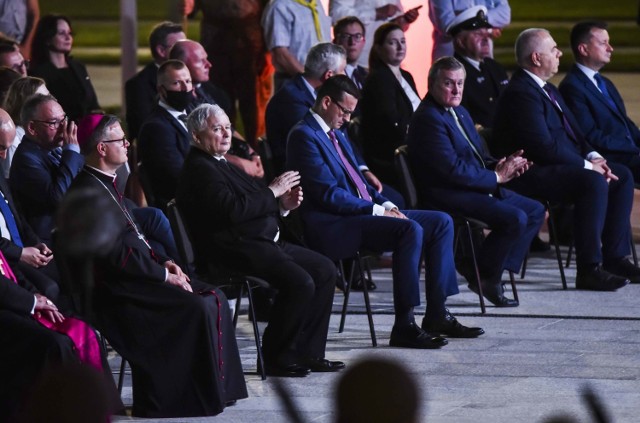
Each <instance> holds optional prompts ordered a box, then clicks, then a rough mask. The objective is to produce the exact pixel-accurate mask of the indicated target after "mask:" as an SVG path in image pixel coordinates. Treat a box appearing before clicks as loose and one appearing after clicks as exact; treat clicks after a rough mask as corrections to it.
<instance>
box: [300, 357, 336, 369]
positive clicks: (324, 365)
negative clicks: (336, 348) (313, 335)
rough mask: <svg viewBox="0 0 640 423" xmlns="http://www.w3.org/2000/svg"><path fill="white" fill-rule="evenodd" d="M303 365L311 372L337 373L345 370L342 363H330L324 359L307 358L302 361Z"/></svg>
mask: <svg viewBox="0 0 640 423" xmlns="http://www.w3.org/2000/svg"><path fill="white" fill-rule="evenodd" d="M304 365H305V366H307V367H308V368H309V369H311V371H312V372H337V371H338V370H342V369H344V368H345V364H344V363H343V362H342V361H330V360H327V359H326V358H309V359H307V360H305V361H304Z"/></svg>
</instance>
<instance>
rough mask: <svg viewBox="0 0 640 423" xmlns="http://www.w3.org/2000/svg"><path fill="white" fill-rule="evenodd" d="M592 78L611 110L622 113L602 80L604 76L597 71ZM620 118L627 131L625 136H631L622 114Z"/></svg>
mask: <svg viewBox="0 0 640 423" xmlns="http://www.w3.org/2000/svg"><path fill="white" fill-rule="evenodd" d="M593 79H595V80H596V83H597V84H598V89H599V90H600V92H601V93H602V95H603V96H604V98H605V100H607V103H609V106H611V107H612V108H613V110H616V111H617V112H618V113H620V114H621V115H622V110H620V109H619V108H618V106H617V105H616V103H615V101H613V97H611V94H609V90H608V89H607V84H606V82H605V81H604V78H603V77H602V75H600V74H599V73H596V74H595V75H593ZM622 118H623V122H624V129H625V130H626V131H627V136H628V137H629V138H631V132H629V128H628V127H627V122H625V120H624V116H622Z"/></svg>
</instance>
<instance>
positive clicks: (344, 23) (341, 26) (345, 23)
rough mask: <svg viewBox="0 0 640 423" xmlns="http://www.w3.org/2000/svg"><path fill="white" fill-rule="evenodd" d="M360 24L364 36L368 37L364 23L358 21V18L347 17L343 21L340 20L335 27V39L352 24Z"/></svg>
mask: <svg viewBox="0 0 640 423" xmlns="http://www.w3.org/2000/svg"><path fill="white" fill-rule="evenodd" d="M354 23H356V24H358V25H360V27H361V28H362V35H367V34H366V33H365V32H366V28H365V26H364V24H363V23H362V21H361V20H360V19H358V17H357V16H345V17H344V18H342V19H339V20H338V22H336V24H335V25H334V26H333V34H334V37H335V36H336V35H338V34H339V33H341V32H342V31H344V29H345V28H346V27H347V26H348V25H351V24H354Z"/></svg>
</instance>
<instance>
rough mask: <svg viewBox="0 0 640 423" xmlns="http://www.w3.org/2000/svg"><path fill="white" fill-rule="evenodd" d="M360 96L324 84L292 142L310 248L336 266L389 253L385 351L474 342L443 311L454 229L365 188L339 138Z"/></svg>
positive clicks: (451, 279) (442, 218)
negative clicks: (391, 313) (390, 318)
mask: <svg viewBox="0 0 640 423" xmlns="http://www.w3.org/2000/svg"><path fill="white" fill-rule="evenodd" d="M358 97H359V91H358V88H357V87H356V86H355V85H354V83H353V81H351V79H349V77H347V76H346V75H336V76H334V77H332V78H329V79H328V80H327V81H325V83H324V84H322V87H320V90H319V91H318V97H317V99H316V101H315V104H314V106H313V109H312V110H310V111H309V112H308V113H307V114H306V115H305V116H304V118H303V120H301V121H300V122H299V123H298V124H297V125H296V126H294V128H293V129H292V130H291V132H290V134H289V141H288V143H287V168H288V169H293V170H297V171H299V172H300V175H301V180H300V181H301V185H302V187H303V188H304V190H305V192H306V194H307V200H306V201H305V203H303V205H302V207H301V216H302V220H303V222H304V230H305V231H304V232H305V239H306V241H307V242H308V243H309V245H310V246H311V247H312V248H314V249H316V250H317V251H320V252H321V253H323V254H325V255H327V256H328V257H330V258H332V259H334V260H339V259H344V258H349V257H353V256H354V255H355V253H356V252H357V251H358V250H360V249H363V248H366V249H368V250H373V251H379V252H382V251H393V276H394V278H393V279H394V281H393V283H394V290H393V292H394V295H393V297H394V298H393V300H394V307H395V323H394V325H393V329H392V331H391V339H390V342H389V344H390V345H391V346H396V347H406V348H440V347H442V346H444V345H446V344H447V341H446V339H443V338H441V337H439V336H433V335H429V334H428V333H427V332H425V331H428V332H431V333H433V334H437V335H440V334H442V335H445V336H452V337H464V338H474V337H477V336H479V335H481V334H483V333H484V331H483V330H482V329H480V328H468V327H465V326H463V325H461V324H460V323H459V322H458V321H457V320H456V319H455V317H453V316H452V315H451V314H450V313H449V312H448V311H447V309H446V308H445V300H446V298H447V297H448V296H449V295H454V294H457V293H458V284H457V282H456V273H455V268H454V264H453V245H452V244H453V223H452V222H451V218H450V217H449V216H447V215H446V214H445V213H440V212H433V211H422V210H418V211H416V210H409V211H400V210H398V208H397V207H396V206H395V205H394V204H393V203H392V202H390V201H389V200H388V199H387V198H385V197H383V196H382V195H381V194H380V193H379V192H378V191H376V190H375V189H373V187H372V186H371V185H369V184H367V183H366V181H365V179H364V177H363V175H362V173H361V172H359V171H358V170H357V168H356V167H355V163H356V161H355V157H354V155H353V152H352V149H351V146H350V143H349V141H348V140H347V139H346V138H345V135H344V134H343V133H342V132H341V131H337V129H339V128H340V127H341V126H342V125H343V124H344V123H345V122H348V121H349V115H350V113H351V111H352V110H354V108H355V107H356V104H357V103H358ZM423 254H424V259H425V262H426V277H425V279H426V287H425V293H426V298H427V311H426V315H425V318H424V319H423V321H422V328H421V327H420V326H418V325H417V324H416V322H415V320H414V315H413V308H414V307H415V306H417V305H419V304H420V287H419V285H420V261H421V256H422V255H423Z"/></svg>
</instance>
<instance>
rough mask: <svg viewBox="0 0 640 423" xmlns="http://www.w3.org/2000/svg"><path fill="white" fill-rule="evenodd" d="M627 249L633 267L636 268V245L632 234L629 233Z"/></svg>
mask: <svg viewBox="0 0 640 423" xmlns="http://www.w3.org/2000/svg"><path fill="white" fill-rule="evenodd" d="M629 247H630V248H631V256H632V257H633V265H634V266H636V267H637V266H638V253H637V252H636V243H635V242H634V241H633V233H631V239H630V240H629Z"/></svg>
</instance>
